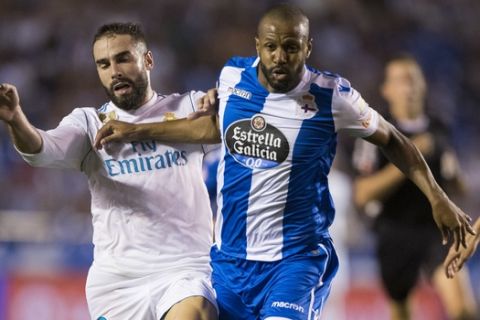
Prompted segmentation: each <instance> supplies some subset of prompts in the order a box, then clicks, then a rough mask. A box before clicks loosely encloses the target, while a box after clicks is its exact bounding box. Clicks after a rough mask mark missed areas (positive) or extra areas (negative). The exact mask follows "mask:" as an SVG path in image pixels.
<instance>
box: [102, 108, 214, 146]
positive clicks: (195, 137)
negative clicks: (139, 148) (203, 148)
mask: <svg viewBox="0 0 480 320" xmlns="http://www.w3.org/2000/svg"><path fill="white" fill-rule="evenodd" d="M146 139H154V140H157V141H165V142H176V143H206V144H213V143H219V142H220V130H219V128H218V119H217V116H216V115H212V116H201V117H199V118H196V119H187V118H185V119H179V120H173V121H166V122H159V123H142V124H132V123H127V122H123V121H118V120H110V121H108V122H107V123H106V124H105V125H104V126H103V127H102V128H101V129H100V130H99V131H98V132H97V135H96V137H95V143H94V146H95V148H97V149H101V148H102V147H103V145H105V144H108V143H111V142H118V141H134V140H146Z"/></svg>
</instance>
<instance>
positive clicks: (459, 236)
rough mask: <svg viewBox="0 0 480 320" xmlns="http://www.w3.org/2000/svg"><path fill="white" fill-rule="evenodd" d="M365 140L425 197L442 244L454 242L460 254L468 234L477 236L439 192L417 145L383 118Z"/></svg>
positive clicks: (466, 216)
mask: <svg viewBox="0 0 480 320" xmlns="http://www.w3.org/2000/svg"><path fill="white" fill-rule="evenodd" d="M366 140H367V141H370V142H372V143H374V144H376V145H377V146H379V148H380V149H381V150H382V152H383V153H384V154H385V156H386V157H387V158H388V159H389V160H390V162H392V163H393V164H394V165H395V166H397V168H399V169H400V171H402V172H403V174H405V175H406V176H407V177H408V178H409V179H410V180H412V181H413V182H414V183H415V184H416V185H417V186H418V187H419V188H420V190H421V191H422V192H423V193H424V194H425V196H426V197H427V199H428V200H429V202H430V205H431V206H432V214H433V219H434V220H435V223H436V224H437V227H438V228H439V229H440V231H441V233H442V237H443V243H444V244H446V243H448V239H449V238H453V241H454V246H455V248H456V249H457V250H458V248H459V247H460V244H462V245H463V246H464V247H466V242H465V238H466V235H467V233H471V234H475V232H474V230H473V229H472V226H471V225H470V221H471V219H470V217H469V216H468V215H467V214H465V213H464V212H463V211H462V210H461V209H459V208H458V207H457V206H456V205H455V204H454V203H453V202H452V201H451V200H450V199H449V197H448V196H447V195H446V194H445V192H444V191H443V190H442V188H440V186H439V185H438V183H437V182H436V181H435V179H434V177H433V175H432V172H431V171H430V168H429V167H428V165H427V164H426V162H425V159H424V158H423V156H422V154H421V153H420V151H419V150H418V149H417V148H416V147H415V145H414V144H413V143H412V142H411V141H410V140H409V139H408V138H407V137H405V136H404V135H403V134H401V133H400V132H399V131H398V130H397V129H396V128H395V127H394V126H393V125H391V124H390V123H389V122H387V121H386V120H385V119H383V118H380V122H379V126H378V129H377V131H376V132H375V133H374V134H372V135H371V136H369V137H367V138H366Z"/></svg>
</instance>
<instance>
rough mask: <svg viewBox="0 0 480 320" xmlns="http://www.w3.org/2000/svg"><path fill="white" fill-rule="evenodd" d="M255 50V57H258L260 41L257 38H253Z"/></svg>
mask: <svg viewBox="0 0 480 320" xmlns="http://www.w3.org/2000/svg"><path fill="white" fill-rule="evenodd" d="M255 49H256V50H257V55H258V56H259V55H260V40H259V39H258V37H255Z"/></svg>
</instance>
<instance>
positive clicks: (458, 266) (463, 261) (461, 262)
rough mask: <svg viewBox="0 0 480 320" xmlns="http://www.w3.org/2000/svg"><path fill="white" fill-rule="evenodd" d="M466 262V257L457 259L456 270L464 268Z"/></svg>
mask: <svg viewBox="0 0 480 320" xmlns="http://www.w3.org/2000/svg"><path fill="white" fill-rule="evenodd" d="M464 263H465V259H463V258H462V257H460V258H458V259H457V260H455V272H458V271H460V270H461V269H462V268H463V265H464Z"/></svg>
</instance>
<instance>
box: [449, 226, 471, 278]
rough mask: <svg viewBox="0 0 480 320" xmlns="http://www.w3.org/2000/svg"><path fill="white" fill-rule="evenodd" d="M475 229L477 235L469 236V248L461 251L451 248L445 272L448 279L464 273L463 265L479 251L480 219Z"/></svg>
mask: <svg viewBox="0 0 480 320" xmlns="http://www.w3.org/2000/svg"><path fill="white" fill-rule="evenodd" d="M473 228H474V229H475V231H476V232H477V234H476V235H471V234H469V235H467V240H466V241H467V247H466V248H460V250H455V248H454V247H451V248H450V251H449V252H448V255H447V257H446V258H445V262H444V265H445V272H446V274H447V277H449V278H453V277H454V276H455V274H456V273H460V274H461V273H462V272H461V271H460V270H462V268H463V265H464V264H465V262H467V260H468V259H470V258H471V257H472V256H473V255H474V254H475V251H476V250H477V247H478V244H479V243H480V218H478V219H477V221H476V222H475V224H474V225H473Z"/></svg>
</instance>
